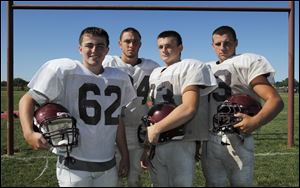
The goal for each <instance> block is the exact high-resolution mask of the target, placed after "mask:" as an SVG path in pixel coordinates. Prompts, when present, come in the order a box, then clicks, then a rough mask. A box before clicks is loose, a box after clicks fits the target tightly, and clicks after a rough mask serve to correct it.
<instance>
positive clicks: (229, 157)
mask: <svg viewBox="0 0 300 188" xmlns="http://www.w3.org/2000/svg"><path fill="white" fill-rule="evenodd" d="M237 46H238V40H237V37H236V33H235V31H234V29H233V28H231V27H229V26H221V27H219V28H217V29H215V30H214V32H213V33H212V47H213V48H214V50H215V53H216V55H217V56H218V60H217V61H213V62H208V65H209V66H210V67H211V69H212V71H213V73H214V75H215V77H216V78H217V82H218V88H217V89H216V90H215V91H213V92H212V93H210V95H209V104H210V119H209V124H210V128H213V123H214V117H216V114H217V113H218V112H217V111H218V109H220V105H221V104H222V103H223V104H224V101H225V100H227V99H228V98H229V97H231V96H233V95H236V94H244V95H249V96H251V98H254V99H255V100H256V101H259V100H260V99H262V100H263V101H264V105H263V107H262V109H261V110H260V111H259V112H258V113H257V114H256V115H254V116H250V115H248V114H247V113H245V112H242V111H239V110H237V111H236V113H235V114H234V116H235V118H238V119H239V121H237V123H235V125H234V126H233V127H234V128H235V129H237V130H238V132H239V134H237V133H236V132H231V131H229V132H228V131H211V132H210V137H209V141H208V142H207V144H205V145H204V146H203V150H202V152H203V154H202V169H203V172H204V176H205V179H206V186H208V187H210V186H217V187H219V186H220V187H225V186H227V180H229V182H230V185H231V186H233V187H252V186H253V185H252V181H253V168H254V140H253V136H252V135H251V133H252V132H253V131H255V130H256V129H258V128H259V127H261V126H262V125H264V124H266V123H268V122H270V121H271V120H272V119H273V118H274V117H275V116H276V115H277V114H278V113H279V112H280V111H281V110H282V109H283V105H284V104H283V101H282V99H281V97H280V96H279V95H278V93H277V91H276V89H275V88H274V87H273V86H272V85H271V84H272V83H274V73H275V71H274V69H273V67H272V66H271V65H270V63H269V62H268V60H267V59H266V58H265V57H263V56H261V55H257V54H252V53H245V54H236V47H237ZM255 100H254V101H255ZM229 101H230V100H229ZM236 101H237V103H239V102H242V101H241V98H240V97H238V98H237V99H236ZM249 101H250V100H249ZM215 122H216V121H215ZM221 126H222V125H221ZM211 130H215V129H211Z"/></svg>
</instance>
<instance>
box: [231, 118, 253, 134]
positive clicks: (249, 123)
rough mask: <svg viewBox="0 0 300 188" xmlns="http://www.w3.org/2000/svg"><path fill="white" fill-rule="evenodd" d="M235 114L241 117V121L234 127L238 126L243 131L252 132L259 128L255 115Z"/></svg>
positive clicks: (245, 132) (244, 132)
mask: <svg viewBox="0 0 300 188" xmlns="http://www.w3.org/2000/svg"><path fill="white" fill-rule="evenodd" d="M234 116H235V117H237V118H240V119H241V122H239V123H237V124H235V125H234V126H233V127H234V128H238V129H239V130H240V132H241V133H243V134H251V133H252V132H253V131H254V130H255V129H257V127H258V124H257V123H256V122H255V119H254V118H253V117H251V116H248V115H247V114H243V113H236V114H234Z"/></svg>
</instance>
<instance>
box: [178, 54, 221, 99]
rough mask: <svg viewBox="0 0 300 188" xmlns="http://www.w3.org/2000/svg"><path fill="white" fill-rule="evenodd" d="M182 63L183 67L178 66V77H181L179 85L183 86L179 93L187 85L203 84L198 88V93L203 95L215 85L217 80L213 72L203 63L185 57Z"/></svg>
mask: <svg viewBox="0 0 300 188" xmlns="http://www.w3.org/2000/svg"><path fill="white" fill-rule="evenodd" d="M182 65H183V67H182V68H180V71H181V75H180V77H181V78H182V79H181V80H182V83H181V85H182V86H183V87H182V88H181V93H182V92H183V91H184V89H185V88H186V87H187V86H190V85H199V86H204V87H203V88H202V89H201V90H200V95H201V96H204V95H207V94H209V93H210V92H211V91H213V90H214V89H215V88H216V87H217V82H216V79H215V77H214V75H213V72H212V71H211V69H210V68H209V67H208V66H206V65H205V64H204V63H202V62H200V61H198V60H191V59H187V60H183V61H182Z"/></svg>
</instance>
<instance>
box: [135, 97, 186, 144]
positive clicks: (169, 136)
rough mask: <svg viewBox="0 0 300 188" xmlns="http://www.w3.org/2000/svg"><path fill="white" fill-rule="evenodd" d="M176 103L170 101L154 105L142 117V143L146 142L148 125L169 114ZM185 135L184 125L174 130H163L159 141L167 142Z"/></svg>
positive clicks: (140, 139)
mask: <svg viewBox="0 0 300 188" xmlns="http://www.w3.org/2000/svg"><path fill="white" fill-rule="evenodd" d="M175 108H176V106H175V105H173V104H169V103H160V104H157V105H154V106H152V108H151V109H150V110H149V112H148V114H147V115H146V116H144V117H143V118H142V122H143V124H142V125H140V126H139V128H138V139H139V142H140V143H144V141H145V137H146V135H147V127H148V126H151V124H155V123H157V122H159V121H161V120H162V119H164V118H165V117H166V116H168V115H169V114H170V113H171V112H172V111H173V110H174V109H175ZM183 136H184V125H181V126H179V127H176V128H174V129H172V130H169V131H166V132H163V133H161V134H160V135H159V139H158V142H159V143H160V142H167V141H170V140H179V139H182V138H183Z"/></svg>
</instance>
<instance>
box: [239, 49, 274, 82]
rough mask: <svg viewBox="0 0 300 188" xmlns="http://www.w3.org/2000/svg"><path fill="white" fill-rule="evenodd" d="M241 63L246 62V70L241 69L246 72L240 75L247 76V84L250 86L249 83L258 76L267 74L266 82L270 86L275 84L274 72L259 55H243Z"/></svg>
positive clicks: (267, 62)
mask: <svg viewBox="0 0 300 188" xmlns="http://www.w3.org/2000/svg"><path fill="white" fill-rule="evenodd" d="M243 62H246V63H247V64H248V65H247V67H248V69H242V70H246V71H248V74H247V73H242V74H243V75H248V77H247V83H248V84H249V85H250V83H251V81H252V80H253V79H254V78H256V77H257V76H259V75H264V74H268V81H269V82H270V83H271V84H274V83H275V80H274V75H275V70H274V69H273V67H272V66H271V64H270V63H269V61H268V60H267V59H266V58H265V57H263V56H260V55H255V54H245V55H244V56H243Z"/></svg>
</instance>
